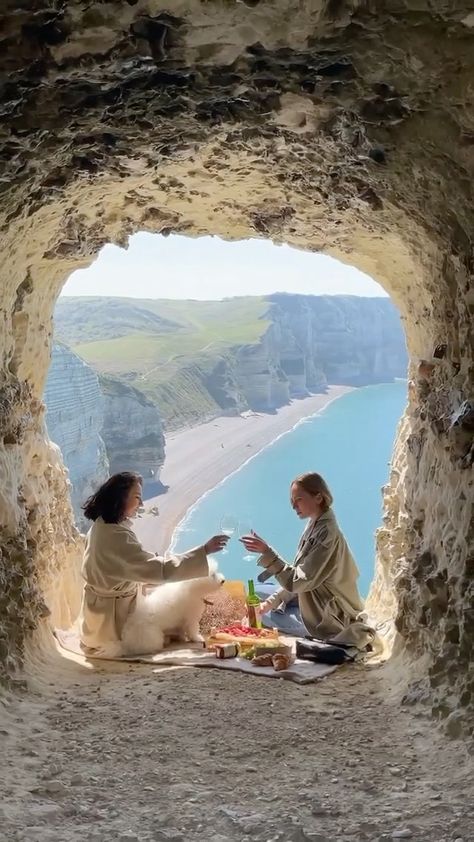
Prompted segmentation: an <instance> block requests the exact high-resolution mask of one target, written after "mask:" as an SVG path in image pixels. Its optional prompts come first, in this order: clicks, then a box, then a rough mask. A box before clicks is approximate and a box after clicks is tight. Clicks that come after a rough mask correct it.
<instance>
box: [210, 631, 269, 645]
mask: <svg viewBox="0 0 474 842" xmlns="http://www.w3.org/2000/svg"><path fill="white" fill-rule="evenodd" d="M266 632H267V633H266V634H265V635H262V636H260V635H257V634H255V635H254V634H245V635H242V636H240V635H234V634H230V633H229V632H219V631H217V632H212V633H211V634H210V635H209V637H208V638H207V640H206V646H208V647H211V646H215V645H216V644H217V643H238V644H239V645H240V646H245V644H247V645H248V646H256V645H258V644H261V645H265V641H268V642H272V643H279V642H280V639H279V637H278V632H277V631H276V629H266Z"/></svg>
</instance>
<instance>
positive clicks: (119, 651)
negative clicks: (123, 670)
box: [94, 643, 124, 658]
mask: <svg viewBox="0 0 474 842" xmlns="http://www.w3.org/2000/svg"><path fill="white" fill-rule="evenodd" d="M123 654H124V652H123V646H122V644H121V643H106V644H105V645H104V646H98V647H97V649H95V650H94V657H96V658H120V657H121V656H122V655H123Z"/></svg>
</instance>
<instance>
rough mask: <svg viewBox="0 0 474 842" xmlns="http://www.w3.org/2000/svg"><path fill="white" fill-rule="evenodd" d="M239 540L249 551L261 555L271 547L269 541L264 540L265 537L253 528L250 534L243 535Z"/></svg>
mask: <svg viewBox="0 0 474 842" xmlns="http://www.w3.org/2000/svg"><path fill="white" fill-rule="evenodd" d="M239 541H241V542H242V544H243V545H244V547H245V549H246V550H248V552H249V553H258V554H259V555H261V554H262V553H265V552H266V551H267V550H269V549H270V547H269V546H268V544H267V542H266V541H264V540H263V538H260V536H259V535H257V533H256V532H254V531H253V530H252V532H251V533H250V535H243V536H242V538H239Z"/></svg>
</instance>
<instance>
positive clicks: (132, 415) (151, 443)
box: [100, 375, 165, 487]
mask: <svg viewBox="0 0 474 842" xmlns="http://www.w3.org/2000/svg"><path fill="white" fill-rule="evenodd" d="M100 385H101V389H102V393H103V395H104V399H105V414H104V426H103V428H102V435H103V438H104V441H105V444H106V447H107V453H108V456H109V460H110V473H112V474H115V473H116V472H117V471H138V473H139V474H141V475H142V476H143V480H144V484H145V487H146V485H147V483H148V481H149V480H151V479H152V480H153V482H157V481H158V480H159V477H160V469H161V467H162V465H163V462H164V461H165V437H164V435H163V427H162V423H161V418H160V413H159V410H158V408H157V407H156V406H155V404H154V403H152V401H150V400H148V398H147V397H146V396H145V395H144V394H143V392H139V391H138V389H134V388H133V386H128V385H127V384H126V383H122V382H120V381H119V380H116V379H115V378H113V377H107V376H105V375H102V376H101V377H100Z"/></svg>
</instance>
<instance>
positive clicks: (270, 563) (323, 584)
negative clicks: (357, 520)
mask: <svg viewBox="0 0 474 842" xmlns="http://www.w3.org/2000/svg"><path fill="white" fill-rule="evenodd" d="M258 563H259V565H260V566H261V567H265V569H266V572H265V574H261V576H259V579H260V580H261V581H262V580H264V579H266V578H268V577H269V576H270V575H271V576H274V577H275V578H276V580H277V582H278V583H279V584H280V585H281V586H282V587H281V589H280V590H279V591H277V592H276V593H275V594H274V595H273V596H271V597H270V599H269V600H268V602H269V603H270V609H271V610H274V609H276V608H278V607H279V606H280V605H281V604H282V603H284V602H289V601H290V599H293V598H294V597H295V596H298V602H299V607H300V612H301V618H302V620H303V623H304V625H305V626H306V628H307V630H308V632H309V634H310V635H312V636H313V637H316V638H320V639H324V638H328V637H332V636H334V635H336V634H338V633H340V632H341V631H342V630H343V629H345V628H347V627H348V626H349V625H350V624H351V623H353V621H354V620H355V619H356V618H357V616H358V614H359V613H360V612H361V611H362V609H363V605H362V601H361V598H360V596H359V591H358V589H357V578H358V576H359V571H358V569H357V567H356V564H355V561H354V559H353V557H352V553H351V551H350V549H349V547H348V545H347V542H346V540H345V538H344V536H343V534H342V532H341V530H340V529H339V526H338V524H337V521H336V518H335V516H334V513H333V512H332V510H331V509H328V511H326V512H324V513H323V514H322V515H321V516H320V517H319V518H318V519H317V520H316V521H310V522H309V524H308V526H307V528H306V529H305V531H304V532H303V535H302V536H301V540H300V542H299V545H298V550H297V553H296V557H295V560H294V562H293V564H292V565H291V564H287V563H286V562H285V561H284V560H283V559H282V558H280V557H279V555H278V554H277V553H275V552H274V551H273V550H268V551H267V552H265V553H264V554H263V555H261V556H260V558H259V560H258Z"/></svg>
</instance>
